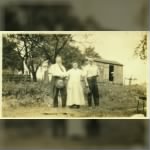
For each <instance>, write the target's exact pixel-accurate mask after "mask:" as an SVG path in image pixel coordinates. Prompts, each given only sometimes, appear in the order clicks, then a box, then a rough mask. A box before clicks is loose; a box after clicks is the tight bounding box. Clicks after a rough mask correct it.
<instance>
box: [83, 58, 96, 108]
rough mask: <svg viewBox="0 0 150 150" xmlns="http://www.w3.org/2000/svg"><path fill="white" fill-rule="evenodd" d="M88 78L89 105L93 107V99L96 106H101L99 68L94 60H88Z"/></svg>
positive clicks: (86, 69)
mask: <svg viewBox="0 0 150 150" xmlns="http://www.w3.org/2000/svg"><path fill="white" fill-rule="evenodd" d="M85 71H86V77H87V81H88V85H89V89H90V92H89V93H88V105H89V107H91V106H92V98H93V100H94V104H95V106H99V91H98V86H97V77H98V76H99V70H98V67H97V66H96V65H95V63H94V61H93V59H92V58H89V59H88V65H87V66H86V67H85Z"/></svg>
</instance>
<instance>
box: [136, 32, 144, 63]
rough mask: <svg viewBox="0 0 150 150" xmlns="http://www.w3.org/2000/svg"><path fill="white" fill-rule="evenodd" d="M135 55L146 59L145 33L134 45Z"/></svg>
mask: <svg viewBox="0 0 150 150" xmlns="http://www.w3.org/2000/svg"><path fill="white" fill-rule="evenodd" d="M135 55H136V56H138V57H139V58H140V59H141V60H146V59H147V34H145V35H144V37H143V39H142V40H141V41H140V43H139V44H138V46H137V47H136V49H135Z"/></svg>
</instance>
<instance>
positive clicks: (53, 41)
mask: <svg viewBox="0 0 150 150" xmlns="http://www.w3.org/2000/svg"><path fill="white" fill-rule="evenodd" d="M44 41H45V47H44V49H43V51H44V54H45V57H46V59H48V60H49V62H50V63H55V59H56V57H57V55H60V53H61V51H63V50H64V49H65V48H66V47H67V46H69V44H70V42H72V41H73V39H72V35H71V34H51V35H45V37H44Z"/></svg>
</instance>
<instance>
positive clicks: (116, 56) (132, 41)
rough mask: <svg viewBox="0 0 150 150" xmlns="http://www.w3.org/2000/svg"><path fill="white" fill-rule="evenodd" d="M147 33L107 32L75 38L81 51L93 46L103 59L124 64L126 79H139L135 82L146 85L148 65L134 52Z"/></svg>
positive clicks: (76, 36)
mask: <svg viewBox="0 0 150 150" xmlns="http://www.w3.org/2000/svg"><path fill="white" fill-rule="evenodd" d="M145 33H146V32H135V31H134V32H133V31H132V32H131V31H130V32H126V31H124V32H119V31H116V32H115V31H110V32H109V31H106V32H94V33H89V34H88V35H84V34H82V35H75V36H74V38H75V39H76V40H77V41H80V42H79V43H78V44H77V45H78V46H79V47H80V49H82V50H84V49H85V48H86V47H88V46H92V47H94V48H95V51H96V52H97V53H99V55H100V56H101V57H102V58H104V59H107V60H114V61H118V62H119V63H121V64H123V65H124V67H123V76H124V78H129V77H133V78H136V79H137V80H136V81H134V82H136V83H144V82H146V80H147V77H146V75H147V64H146V62H144V61H142V60H140V59H139V58H138V57H136V56H135V55H134V50H135V48H136V46H137V45H138V44H139V42H140V40H141V39H142V37H143V35H144V34H145ZM82 43H84V44H82Z"/></svg>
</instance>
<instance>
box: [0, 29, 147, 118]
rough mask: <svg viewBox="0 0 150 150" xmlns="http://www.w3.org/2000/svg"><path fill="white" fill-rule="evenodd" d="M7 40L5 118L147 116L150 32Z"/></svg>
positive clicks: (28, 35)
mask: <svg viewBox="0 0 150 150" xmlns="http://www.w3.org/2000/svg"><path fill="white" fill-rule="evenodd" d="M2 36H3V37H2V38H3V42H2V49H3V50H2V116H3V117H4V118H5V117H6V118H20V117H25V118H94V117H96V118H121V117H129V118H146V117H147V109H148V108H147V84H148V79H147V78H148V75H147V73H148V71H147V69H148V67H147V59H148V58H147V36H148V33H147V32H145V31H136V32H135V31H132V32H131V31H107V32H105V31H103V32H102V31H101V32H61V33H52V32H50V33H49V32H45V33H44V32H43V33H42V32H37V33H30V32H29V33H27V32H24V33H13V32H11V33H3V35H2Z"/></svg>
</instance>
